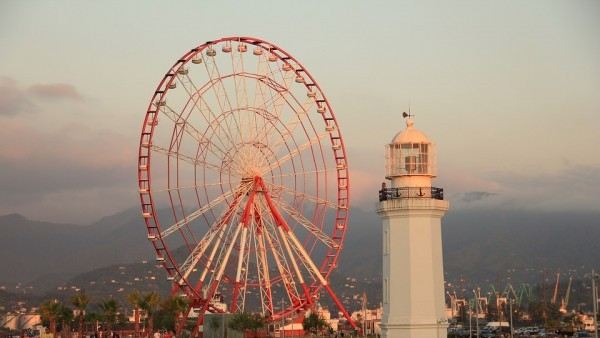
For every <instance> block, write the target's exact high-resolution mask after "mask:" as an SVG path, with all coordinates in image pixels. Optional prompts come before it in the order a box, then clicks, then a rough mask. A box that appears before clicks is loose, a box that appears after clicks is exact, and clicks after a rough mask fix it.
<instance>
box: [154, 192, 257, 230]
mask: <svg viewBox="0 0 600 338" xmlns="http://www.w3.org/2000/svg"><path fill="white" fill-rule="evenodd" d="M249 187H250V184H249V183H242V184H240V186H239V187H238V188H237V189H235V190H231V191H228V192H226V193H224V194H222V195H220V196H218V197H216V198H214V199H213V200H212V201H210V202H208V203H207V204H205V205H204V206H203V207H201V208H199V209H197V210H196V211H194V212H192V213H190V214H189V215H188V216H187V217H186V218H185V219H182V220H181V221H179V222H176V223H175V224H173V225H171V226H169V227H167V228H166V229H165V230H164V231H162V232H161V234H160V235H161V237H162V238H166V237H168V236H169V235H171V234H172V233H174V232H175V231H177V230H179V229H180V228H181V227H183V226H184V225H186V224H189V223H190V222H192V221H193V220H195V219H196V218H198V217H200V216H202V215H203V214H204V213H205V212H207V211H209V210H211V209H213V208H214V207H216V206H217V205H219V204H220V203H222V202H224V201H225V200H226V199H227V198H229V197H231V196H233V195H237V194H239V193H244V192H246V191H248V190H249Z"/></svg>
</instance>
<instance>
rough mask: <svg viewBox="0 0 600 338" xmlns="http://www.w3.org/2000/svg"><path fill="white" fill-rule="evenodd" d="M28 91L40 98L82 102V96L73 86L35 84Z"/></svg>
mask: <svg viewBox="0 0 600 338" xmlns="http://www.w3.org/2000/svg"><path fill="white" fill-rule="evenodd" d="M27 91H28V92H29V93H31V94H33V95H35V96H37V97H40V98H49V99H71V100H81V99H82V96H81V94H79V92H78V91H77V90H76V89H75V87H73V86H72V85H69V84H65V83H50V84H34V85H32V86H30V87H29V88H28V89H27Z"/></svg>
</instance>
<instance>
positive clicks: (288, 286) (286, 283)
mask: <svg viewBox="0 0 600 338" xmlns="http://www.w3.org/2000/svg"><path fill="white" fill-rule="evenodd" d="M261 217H262V220H263V222H264V223H263V224H264V225H265V226H264V231H263V234H264V238H265V239H266V241H267V246H268V247H269V248H270V249H271V253H272V256H273V260H274V261H275V266H276V267H277V271H278V272H279V275H280V276H281V279H282V283H283V287H284V289H285V291H286V294H287V296H288V299H289V301H290V303H292V304H296V303H299V302H300V296H299V294H298V290H296V283H295V282H294V280H293V277H292V273H291V270H290V266H289V264H288V262H287V260H286V259H285V253H284V252H283V248H282V246H281V242H280V241H278V242H277V244H275V243H274V242H273V240H272V238H271V237H272V236H273V237H275V238H277V234H276V233H274V234H271V231H272V230H273V231H274V230H275V229H276V226H275V225H274V224H273V223H272V221H271V219H270V217H265V216H261Z"/></svg>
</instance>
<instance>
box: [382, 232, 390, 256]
mask: <svg viewBox="0 0 600 338" xmlns="http://www.w3.org/2000/svg"><path fill="white" fill-rule="evenodd" d="M383 254H384V255H389V254H390V236H389V233H388V231H387V230H384V231H383Z"/></svg>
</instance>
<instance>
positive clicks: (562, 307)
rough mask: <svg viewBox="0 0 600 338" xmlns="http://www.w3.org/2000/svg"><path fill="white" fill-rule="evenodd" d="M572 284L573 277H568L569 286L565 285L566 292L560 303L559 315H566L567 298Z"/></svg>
mask: <svg viewBox="0 0 600 338" xmlns="http://www.w3.org/2000/svg"><path fill="white" fill-rule="evenodd" d="M572 282H573V276H569V284H567V291H566V292H565V296H564V297H563V298H562V299H561V301H560V309H559V311H560V313H567V306H569V297H570V296H571V283H572Z"/></svg>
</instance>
